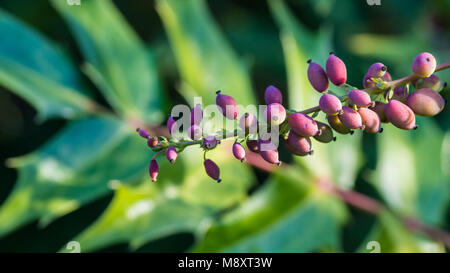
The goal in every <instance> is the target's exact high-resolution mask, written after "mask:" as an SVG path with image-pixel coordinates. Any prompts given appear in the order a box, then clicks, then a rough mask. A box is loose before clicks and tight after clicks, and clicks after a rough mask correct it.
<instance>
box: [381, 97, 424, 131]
mask: <svg viewBox="0 0 450 273" xmlns="http://www.w3.org/2000/svg"><path fill="white" fill-rule="evenodd" d="M384 112H385V113H386V117H387V118H388V120H389V121H390V122H391V123H392V124H393V125H394V126H395V127H397V128H400V129H403V130H411V129H415V128H417V126H416V116H415V115H414V112H413V111H412V110H411V108H409V107H408V106H406V105H405V104H403V103H401V102H400V101H398V100H390V101H389V103H387V104H386V105H385V107H384Z"/></svg>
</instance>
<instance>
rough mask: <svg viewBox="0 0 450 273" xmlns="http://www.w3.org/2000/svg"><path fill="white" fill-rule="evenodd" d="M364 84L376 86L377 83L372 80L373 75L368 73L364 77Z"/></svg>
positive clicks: (368, 86) (365, 85)
mask: <svg viewBox="0 0 450 273" xmlns="http://www.w3.org/2000/svg"><path fill="white" fill-rule="evenodd" d="M363 85H364V88H372V87H375V86H376V83H374V82H373V81H372V80H371V77H370V76H369V75H368V74H366V75H365V76H364V79H363Z"/></svg>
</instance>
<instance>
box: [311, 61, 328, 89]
mask: <svg viewBox="0 0 450 273" xmlns="http://www.w3.org/2000/svg"><path fill="white" fill-rule="evenodd" d="M308 79H309V82H310V83H311V85H312V87H313V88H314V89H315V90H316V91H318V92H320V93H323V92H325V91H327V90H328V87H329V82H328V76H327V73H326V72H325V70H324V69H323V68H322V66H320V65H319V64H318V63H315V62H312V61H311V60H310V61H309V66H308Z"/></svg>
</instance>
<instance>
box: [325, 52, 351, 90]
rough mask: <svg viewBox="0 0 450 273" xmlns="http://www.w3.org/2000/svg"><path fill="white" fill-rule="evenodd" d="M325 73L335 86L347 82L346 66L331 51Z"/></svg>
mask: <svg viewBox="0 0 450 273" xmlns="http://www.w3.org/2000/svg"><path fill="white" fill-rule="evenodd" d="M326 70H327V75H328V78H329V79H330V81H331V82H332V83H333V84H334V85H337V86H341V85H343V84H345V83H346V82H347V68H346V67H345V63H344V62H343V61H342V60H341V59H339V58H338V57H336V56H335V55H334V53H333V52H331V53H330V56H329V57H328V60H327V64H326Z"/></svg>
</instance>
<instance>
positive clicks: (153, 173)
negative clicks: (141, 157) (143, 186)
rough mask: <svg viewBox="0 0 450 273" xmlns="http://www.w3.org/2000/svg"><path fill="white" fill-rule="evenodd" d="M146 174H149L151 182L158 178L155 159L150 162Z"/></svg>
mask: <svg viewBox="0 0 450 273" xmlns="http://www.w3.org/2000/svg"><path fill="white" fill-rule="evenodd" d="M148 172H149V173H150V177H151V178H152V181H153V182H156V177H157V176H158V172H159V167H158V162H156V160H155V159H152V161H151V162H150V166H149V167H148Z"/></svg>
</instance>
